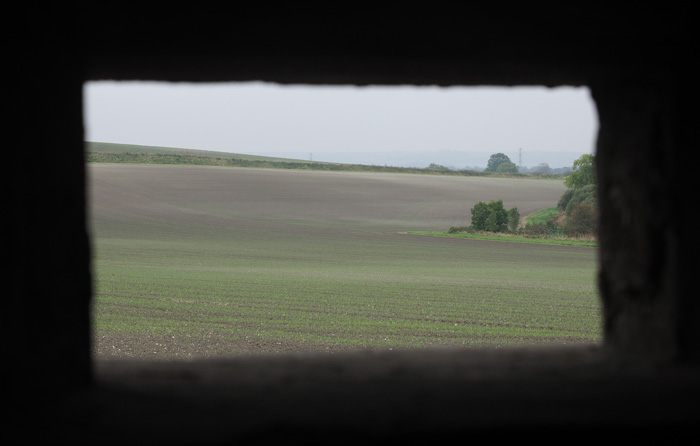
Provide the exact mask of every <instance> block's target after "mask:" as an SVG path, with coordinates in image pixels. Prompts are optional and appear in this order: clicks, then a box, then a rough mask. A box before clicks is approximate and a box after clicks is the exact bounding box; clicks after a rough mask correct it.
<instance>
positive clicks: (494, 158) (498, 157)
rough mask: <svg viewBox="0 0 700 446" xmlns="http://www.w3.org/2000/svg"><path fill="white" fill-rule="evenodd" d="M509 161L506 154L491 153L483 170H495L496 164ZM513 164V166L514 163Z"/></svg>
mask: <svg viewBox="0 0 700 446" xmlns="http://www.w3.org/2000/svg"><path fill="white" fill-rule="evenodd" d="M510 162H511V161H510V158H508V156H506V155H505V154H503V153H494V154H493V155H491V158H489V161H488V164H487V165H486V169H484V172H497V171H498V166H500V165H501V164H503V163H510ZM513 165H514V166H515V164H513ZM516 170H517V169H516Z"/></svg>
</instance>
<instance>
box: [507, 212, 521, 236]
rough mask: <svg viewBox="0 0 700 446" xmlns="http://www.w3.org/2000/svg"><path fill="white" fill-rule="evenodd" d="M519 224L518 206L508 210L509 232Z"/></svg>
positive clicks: (514, 229)
mask: <svg viewBox="0 0 700 446" xmlns="http://www.w3.org/2000/svg"><path fill="white" fill-rule="evenodd" d="M518 226H520V212H518V208H512V209H511V210H509V211H508V230H509V231H510V232H515V231H517V230H518Z"/></svg>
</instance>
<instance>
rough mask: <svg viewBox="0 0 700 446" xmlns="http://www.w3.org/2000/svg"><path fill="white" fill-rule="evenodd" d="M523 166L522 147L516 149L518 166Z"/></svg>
mask: <svg viewBox="0 0 700 446" xmlns="http://www.w3.org/2000/svg"><path fill="white" fill-rule="evenodd" d="M522 167H523V149H518V168H521V169H522Z"/></svg>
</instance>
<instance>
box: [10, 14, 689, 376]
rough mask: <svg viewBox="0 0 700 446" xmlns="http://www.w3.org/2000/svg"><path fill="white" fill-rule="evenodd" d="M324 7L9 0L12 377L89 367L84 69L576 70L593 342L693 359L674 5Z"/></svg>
mask: <svg viewBox="0 0 700 446" xmlns="http://www.w3.org/2000/svg"><path fill="white" fill-rule="evenodd" d="M334 7H335V8H337V9H335V10H334V11H331V12H329V15H328V16H326V17H323V16H314V15H310V14H308V13H305V12H300V11H293V12H292V11H290V12H285V11H281V10H279V9H275V8H272V7H268V9H267V10H265V9H264V6H263V9H262V10H261V11H258V12H256V13H253V12H249V11H244V10H239V9H236V8H235V7H234V8H233V10H208V11H204V10H198V9H196V8H195V9H191V8H190V6H189V5H188V6H187V7H186V8H184V7H183V9H182V10H181V11H177V10H175V11H165V10H159V11H149V10H147V9H144V8H145V7H142V6H139V7H138V8H137V7H134V9H133V10H124V9H120V7H118V6H117V5H101V6H100V9H92V8H93V7H86V8H87V9H83V10H79V11H73V12H68V13H67V14H66V10H65V9H63V10H60V11H50V10H46V9H42V10H35V11H34V10H33V11H29V10H24V11H22V13H20V14H19V16H18V20H19V21H18V23H19V24H20V29H21V33H22V35H23V36H25V37H19V38H17V39H16V40H14V41H12V42H13V44H12V45H11V46H12V51H11V54H10V56H9V58H8V60H9V61H10V64H9V68H6V72H7V73H9V74H10V78H11V79H10V83H9V84H7V85H6V88H8V89H9V90H10V99H9V100H8V102H7V105H8V106H9V107H10V110H11V111H12V113H13V116H12V118H11V120H10V122H9V124H10V126H9V132H10V133H13V134H14V135H15V136H16V138H13V139H12V143H13V144H14V146H12V147H10V148H9V151H10V152H11V153H13V154H21V153H26V157H22V156H21V155H20V156H19V157H13V158H12V159H8V165H7V166H8V167H9V170H11V173H12V180H11V188H10V191H11V195H12V197H11V200H10V206H9V208H8V209H7V215H8V216H9V219H10V220H11V221H12V226H11V231H10V233H9V235H8V237H9V238H10V239H11V241H12V242H13V248H12V249H11V250H10V256H11V259H12V269H11V270H10V279H11V282H12V287H11V291H10V293H9V296H6V301H7V302H10V307H9V311H5V312H3V314H4V318H5V319H6V321H9V322H10V324H5V325H6V328H5V329H6V330H7V339H10V340H11V342H10V344H11V353H10V358H11V359H12V361H13V364H15V365H16V367H13V369H14V371H15V372H16V381H15V383H17V384H18V385H19V386H22V385H24V386H34V385H43V386H45V387H46V388H50V389H66V388H72V387H74V386H81V385H86V384H89V383H90V382H91V376H92V370H91V360H90V351H89V330H90V327H89V325H90V324H89V322H90V320H89V301H90V291H91V283H90V256H89V244H88V238H87V236H88V234H87V227H86V223H85V215H86V213H85V189H84V187H85V178H84V170H83V152H82V150H83V148H82V138H83V129H82V120H81V113H82V108H81V107H82V102H81V101H82V98H81V85H82V83H83V82H84V81H87V80H100V79H123V80H166V81H224V80H225V81H246V80H264V81H271V82H280V83H292V82H299V83H329V84H343V83H352V84H436V85H484V84H489V85H548V86H556V85H588V86H590V87H591V91H592V93H593V96H594V98H595V101H596V104H597V106H598V111H599V114H600V129H601V130H600V140H599V143H598V167H597V169H598V177H599V181H600V188H601V192H600V202H601V218H602V221H601V263H600V265H601V271H600V278H601V292H602V296H603V300H604V304H605V314H604V323H605V344H606V347H607V348H609V350H610V351H611V352H612V353H613V355H614V356H615V357H616V358H634V359H640V360H642V361H645V362H649V361H651V362H658V361H680V360H683V361H692V360H697V359H698V357H699V356H700V354H699V351H700V350H699V345H700V343H698V342H697V340H698V339H697V338H698V336H697V333H698V330H697V328H696V326H697V325H698V324H697V322H698V319H699V316H700V314H699V313H698V306H697V304H696V303H695V294H696V292H695V291H694V290H692V289H691V288H690V286H691V284H692V283H693V281H692V278H693V276H694V274H696V271H697V260H696V257H695V256H693V255H690V256H688V255H687V252H688V251H689V250H690V248H689V247H688V246H689V243H688V239H689V235H690V230H691V228H690V224H692V223H691V222H692V218H690V213H689V212H690V211H689V208H688V206H689V205H692V204H693V200H692V198H693V196H694V195H693V194H692V192H691V189H690V188H689V187H688V185H689V184H688V183H689V182H688V181H686V180H685V178H687V177H688V170H687V169H691V168H693V166H696V165H697V164H692V163H691V162H686V161H682V160H684V159H688V158H687V150H688V148H689V147H692V146H691V145H690V144H689V143H690V141H691V139H692V141H693V142H694V141H696V139H694V137H693V135H694V132H693V131H692V129H693V127H694V123H693V122H691V121H690V119H688V118H687V112H688V104H689V102H690V101H689V100H688V99H686V96H685V95H686V92H687V91H688V90H689V89H690V84H689V83H688V82H686V81H685V80H686V79H687V78H686V77H684V75H683V73H684V72H685V70H686V66H687V63H686V61H685V58H686V57H689V56H690V54H689V53H685V52H684V49H685V48H686V47H687V44H688V41H687V39H688V37H689V31H688V25H687V23H686V19H687V17H688V15H687V14H685V12H684V11H664V10H654V11H645V10H644V9H643V8H640V9H637V10H636V11H633V12H631V11H626V12H625V13H624V14H614V13H612V12H610V11H596V10H593V9H591V8H577V7H568V8H564V7H562V8H559V7H558V8H557V9H556V10H548V11H534V10H525V9H524V10H522V11H513V10H509V11H497V10H494V11H482V10H477V9H475V8H473V7H467V8H466V9H462V10H454V11H453V10H450V9H442V10H439V11H438V12H434V11H432V10H431V11H428V10H418V11H391V10H390V11H380V10H364V11H363V10H358V7H356V6H352V5H350V4H346V5H342V4H341V5H338V4H334ZM273 11H274V14H273ZM62 14H63V15H62ZM692 159H693V160H695V159H697V156H695V155H694V156H693V158H692ZM10 166H11V167H10Z"/></svg>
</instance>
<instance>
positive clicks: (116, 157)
mask: <svg viewBox="0 0 700 446" xmlns="http://www.w3.org/2000/svg"><path fill="white" fill-rule="evenodd" d="M86 160H87V162H91V163H124V164H184V165H196V166H226V167H255V168H270V169H296V170H321V171H356V172H397V173H430V174H440V175H462V176H486V175H488V173H484V172H477V171H472V170H450V169H444V168H441V166H436V165H431V166H430V167H427V168H419V167H395V166H377V165H367V164H343V163H325V162H312V161H309V162H305V161H279V160H250V159H242V158H219V157H208V156H195V155H173V154H163V153H129V152H124V153H111V152H110V153H108V152H87V154H86Z"/></svg>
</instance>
